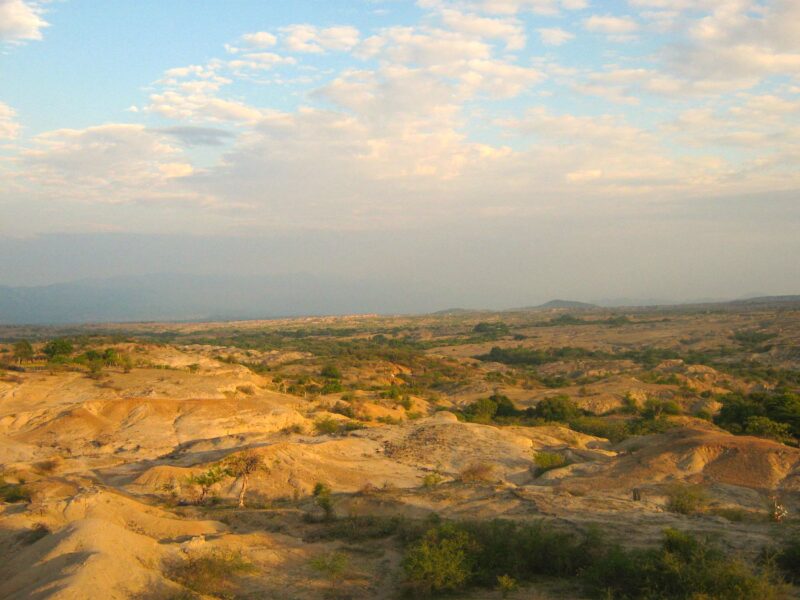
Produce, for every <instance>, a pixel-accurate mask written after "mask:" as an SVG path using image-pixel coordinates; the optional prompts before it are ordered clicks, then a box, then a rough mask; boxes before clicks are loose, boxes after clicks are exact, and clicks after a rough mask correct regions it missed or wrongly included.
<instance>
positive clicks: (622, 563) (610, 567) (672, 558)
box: [584, 529, 783, 600]
mask: <svg viewBox="0 0 800 600" xmlns="http://www.w3.org/2000/svg"><path fill="white" fill-rule="evenodd" d="M584 579H585V581H586V583H587V584H588V586H589V588H590V590H591V591H592V592H593V594H594V595H595V596H596V597H602V598H618V599H630V600H638V599H639V598H686V599H695V598H696V599H701V598H703V599H719V600H773V599H774V600H777V598H781V597H783V590H782V587H781V586H780V585H778V584H777V583H775V582H774V581H773V580H772V577H771V575H770V573H769V572H768V571H767V572H757V571H756V570H755V569H754V568H753V567H751V566H750V565H748V564H747V563H745V562H743V561H740V560H738V559H731V558H728V557H726V556H725V555H724V554H723V553H722V552H721V551H720V550H719V549H718V548H716V547H714V546H712V545H710V544H709V543H708V542H705V541H701V540H698V539H696V538H694V537H692V536H691V535H690V534H688V533H683V532H680V531H677V530H674V529H668V530H666V531H665V532H664V538H663V540H662V543H661V546H660V547H659V548H657V549H652V550H623V549H621V548H618V547H616V548H611V549H609V550H608V551H606V552H604V553H602V554H601V555H599V556H598V557H597V559H596V560H595V561H594V562H593V564H592V565H591V566H590V567H589V568H588V569H587V570H586V571H585V574H584Z"/></svg>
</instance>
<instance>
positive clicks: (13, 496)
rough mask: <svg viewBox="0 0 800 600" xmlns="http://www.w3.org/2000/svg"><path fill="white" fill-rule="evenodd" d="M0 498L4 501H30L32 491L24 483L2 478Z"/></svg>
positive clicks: (0, 480) (0, 479)
mask: <svg viewBox="0 0 800 600" xmlns="http://www.w3.org/2000/svg"><path fill="white" fill-rule="evenodd" d="M0 500H2V501H3V502H10V503H12V504H13V503H16V502H30V501H31V493H30V491H29V490H28V489H27V488H26V487H25V486H24V485H23V484H22V483H6V481H5V480H4V479H2V478H0Z"/></svg>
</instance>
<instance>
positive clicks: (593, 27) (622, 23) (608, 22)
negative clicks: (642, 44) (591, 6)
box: [583, 15, 639, 35]
mask: <svg viewBox="0 0 800 600" xmlns="http://www.w3.org/2000/svg"><path fill="white" fill-rule="evenodd" d="M583 24H584V27H586V29H587V30H589V31H595V32H598V33H607V34H611V35H625V34H630V33H634V32H635V31H637V30H638V29H639V25H638V24H637V23H636V21H634V20H633V19H632V18H630V17H615V16H612V15H604V16H603V15H592V16H591V17H589V18H587V19H586V20H584V22H583Z"/></svg>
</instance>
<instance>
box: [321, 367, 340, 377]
mask: <svg viewBox="0 0 800 600" xmlns="http://www.w3.org/2000/svg"><path fill="white" fill-rule="evenodd" d="M319 374H320V375H321V376H322V377H325V378H326V379H341V378H342V372H341V371H340V370H339V367H337V366H336V365H325V366H324V367H322V370H321V371H320V372H319Z"/></svg>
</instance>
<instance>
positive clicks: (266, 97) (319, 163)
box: [0, 0, 800, 314]
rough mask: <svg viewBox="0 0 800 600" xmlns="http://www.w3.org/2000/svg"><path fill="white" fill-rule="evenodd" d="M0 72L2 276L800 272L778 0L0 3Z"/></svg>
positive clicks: (637, 291)
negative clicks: (763, 0) (201, 3)
mask: <svg viewBox="0 0 800 600" xmlns="http://www.w3.org/2000/svg"><path fill="white" fill-rule="evenodd" d="M175 24H180V26H175ZM0 69H2V77H1V78H0V214H2V218H0V254H2V256H4V257H5V258H6V260H3V261H1V264H0V286H9V287H25V286H44V285H50V284H55V283H71V282H80V281H83V280H87V279H88V280H103V279H108V278H130V277H140V276H148V275H153V274H159V273H161V274H163V273H174V274H176V275H191V276H210V277H219V276H235V277H237V278H242V279H243V280H247V279H248V278H269V277H301V276H302V277H306V278H309V279H310V280H314V281H316V282H319V284H318V285H316V286H312V287H313V291H312V287H309V288H308V293H311V294H316V295H319V297H315V298H312V299H308V303H309V306H310V305H311V304H312V301H313V305H314V306H320V307H321V309H322V310H321V312H325V313H332V312H337V311H340V310H343V309H346V307H348V306H349V307H353V309H354V310H353V311H352V312H357V311H356V310H355V309H358V308H359V307H364V306H370V307H382V306H383V307H386V308H385V311H381V312H393V311H394V310H395V309H398V308H399V309H403V312H425V311H428V310H439V309H444V308H447V307H449V306H464V307H467V308H493V309H499V308H508V307H513V306H522V305H533V304H538V303H541V302H545V301H547V300H550V299H553V298H565V299H574V300H581V301H586V302H593V303H598V302H604V303H613V302H614V301H615V300H616V301H620V300H629V301H632V302H636V301H637V300H641V301H650V300H658V301H664V302H687V301H696V300H702V299H735V298H742V297H747V296H752V295H760V294H765V295H782V294H796V293H799V292H800V261H798V260H797V259H796V257H797V256H799V255H800V235H798V231H800V4H798V3H797V2H793V1H790V0H774V1H770V2H756V1H755V0H753V1H741V0H701V1H699V2H683V1H680V2H674V3H664V2H662V1H660V0H619V1H613V2H603V3H599V2H592V1H589V0H418V1H417V2H413V1H410V0H409V1H394V0H392V1H388V0H386V1H382V0H363V1H359V2H330V3H318V2H313V1H301V2H293V3H260V2H241V3H237V4H236V6H235V7H233V8H231V6H230V5H229V4H228V3H223V2H208V3H205V4H204V6H203V10H198V9H197V7H196V5H195V4H194V3H192V2H188V1H185V0H176V1H175V2H170V3H163V2H156V1H155V0H144V1H141V2H136V3H133V2H117V3H113V4H108V5H105V6H101V5H99V4H97V3H90V2H86V1H82V0H65V1H63V2H44V1H38V0H0ZM212 291H213V293H215V294H221V296H220V297H222V298H227V297H228V296H225V295H224V294H226V293H228V292H227V291H225V290H212ZM300 291H301V290H299V289H297V290H286V294H287V296H286V298H290V297H291V294H295V293H296V294H299V293H300ZM185 292H186V293H187V294H188V293H189V292H188V290H185ZM153 293H154V294H155V292H153ZM326 295H330V296H331V299H330V300H329V303H328V304H327V306H329V307H330V309H329V310H325V306H326V304H325V300H326V297H325V296H326ZM304 301H305V299H304ZM286 302H289V303H290V304H289V305H288V306H287V307H286V308H287V311H284V312H285V313H286V314H288V310H289V309H292V308H293V306H292V303H294V302H296V300H295V299H294V298H293V297H292V298H291V299H290V300H286ZM120 307H121V305H120ZM120 307H118V308H120ZM120 309H121V308H120Z"/></svg>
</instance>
